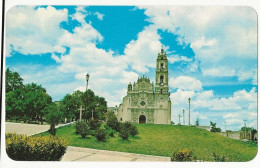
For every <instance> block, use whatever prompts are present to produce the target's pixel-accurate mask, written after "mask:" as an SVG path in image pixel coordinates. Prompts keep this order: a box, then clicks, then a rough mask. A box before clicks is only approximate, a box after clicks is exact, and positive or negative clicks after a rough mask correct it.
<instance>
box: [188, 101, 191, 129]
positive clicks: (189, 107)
mask: <svg viewBox="0 0 260 168" xmlns="http://www.w3.org/2000/svg"><path fill="white" fill-rule="evenodd" d="M190 100H191V99H190V97H189V99H188V102H189V125H190Z"/></svg>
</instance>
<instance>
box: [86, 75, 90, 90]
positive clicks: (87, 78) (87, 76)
mask: <svg viewBox="0 0 260 168" xmlns="http://www.w3.org/2000/svg"><path fill="white" fill-rule="evenodd" d="M88 80H89V74H88V73H87V75H86V81H87V85H86V91H87V90H88Z"/></svg>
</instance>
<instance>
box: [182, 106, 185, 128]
mask: <svg viewBox="0 0 260 168" xmlns="http://www.w3.org/2000/svg"><path fill="white" fill-rule="evenodd" d="M182 112H183V115H182V116H183V125H185V117H184V113H185V110H184V109H183V111H182Z"/></svg>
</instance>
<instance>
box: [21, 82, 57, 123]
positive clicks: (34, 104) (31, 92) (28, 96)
mask: <svg viewBox="0 0 260 168" xmlns="http://www.w3.org/2000/svg"><path fill="white" fill-rule="evenodd" d="M24 90H25V94H24V97H23V101H24V105H25V111H26V115H27V116H28V117H30V119H31V120H38V121H43V116H44V108H45V107H47V106H48V105H49V104H51V102H52V100H51V97H50V96H49V95H48V94H47V93H46V90H45V89H44V88H43V87H42V86H41V85H37V84H36V83H31V84H26V85H25V88H24Z"/></svg>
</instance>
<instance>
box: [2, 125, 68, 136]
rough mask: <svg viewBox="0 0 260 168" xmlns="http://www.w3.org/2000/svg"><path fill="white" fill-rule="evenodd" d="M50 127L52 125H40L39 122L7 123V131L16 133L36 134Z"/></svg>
mask: <svg viewBox="0 0 260 168" xmlns="http://www.w3.org/2000/svg"><path fill="white" fill-rule="evenodd" d="M64 125H67V124H59V125H57V126H56V128H58V127H61V126H64ZM49 129H50V125H39V124H22V123H12V122H6V123H5V132H8V133H16V134H25V135H28V136H30V135H34V134H39V133H41V132H45V131H47V130H49Z"/></svg>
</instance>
